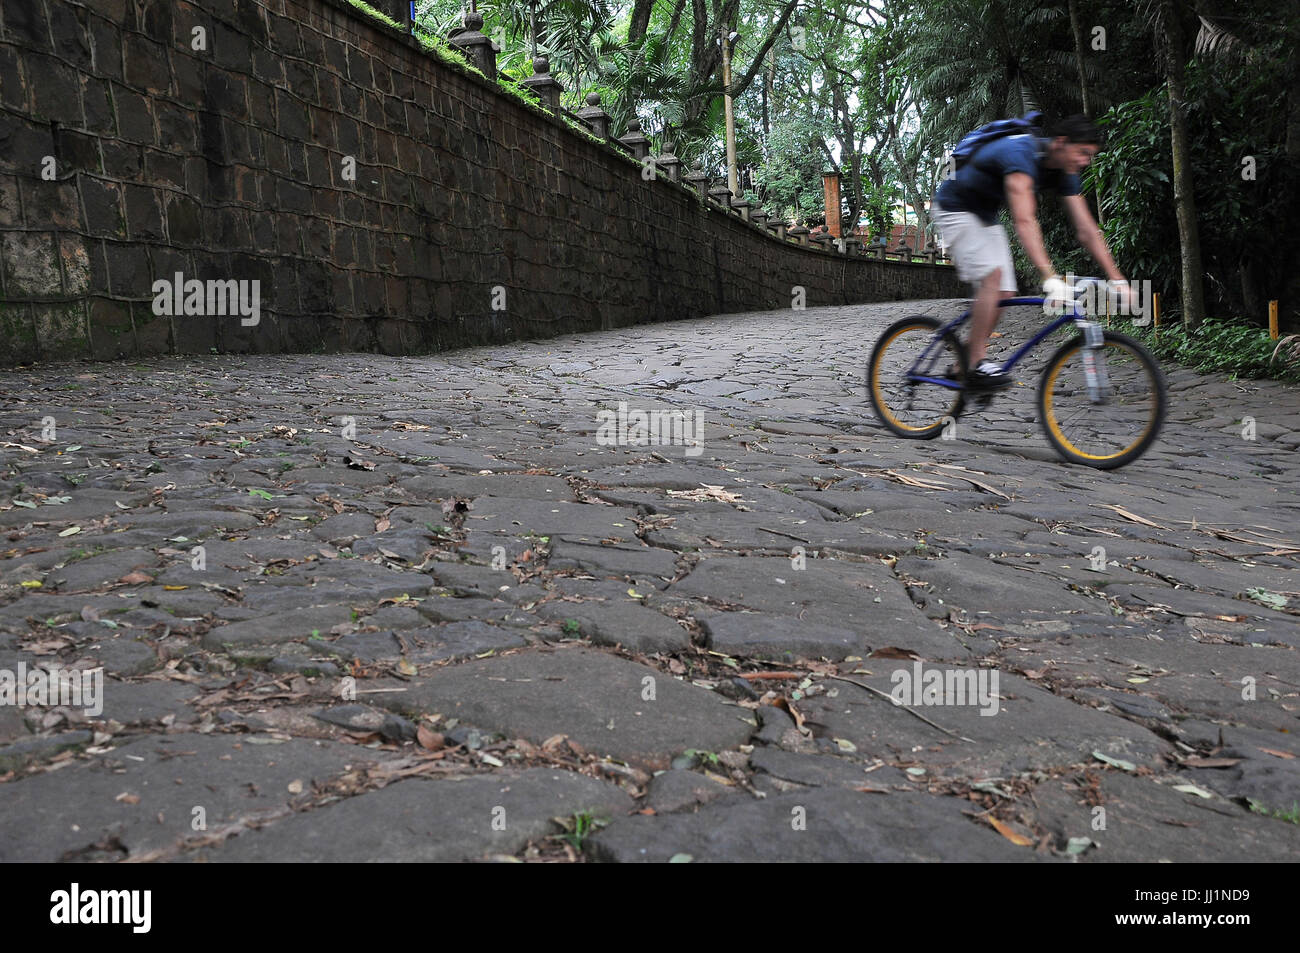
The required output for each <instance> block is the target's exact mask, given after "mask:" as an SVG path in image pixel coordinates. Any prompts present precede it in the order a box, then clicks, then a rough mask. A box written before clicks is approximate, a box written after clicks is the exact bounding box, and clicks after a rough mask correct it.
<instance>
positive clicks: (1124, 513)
mask: <svg viewBox="0 0 1300 953" xmlns="http://www.w3.org/2000/svg"><path fill="white" fill-rule="evenodd" d="M1092 505H1093V506H1100V507H1102V508H1103V509H1107V510H1114V511H1115V512H1116V513H1118V514H1119V515H1120V516H1122V517H1124V518H1125V519H1126V520H1132V521H1133V522H1134V523H1141V524H1142V525H1143V526H1150V527H1152V528H1154V529H1168V528H1169V527H1168V526H1161V525H1160V524H1159V523H1153V522H1151V521H1150V520H1149V519H1147V518H1146V517H1144V516H1138V515H1137V514H1136V513H1130V512H1129V511H1128V510H1126V509H1124V507H1122V506H1116V505H1115V504H1114V503H1094V504H1092Z"/></svg>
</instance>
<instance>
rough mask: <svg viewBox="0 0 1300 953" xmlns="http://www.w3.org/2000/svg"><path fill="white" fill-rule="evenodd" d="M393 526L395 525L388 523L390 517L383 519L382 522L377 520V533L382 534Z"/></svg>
mask: <svg viewBox="0 0 1300 953" xmlns="http://www.w3.org/2000/svg"><path fill="white" fill-rule="evenodd" d="M392 525H393V524H392V523H390V522H389V521H388V517H384V518H383V519H381V520H376V521H375V532H376V533H382V532H383V531H384V530H386V529H388V528H389V527H390V526H392Z"/></svg>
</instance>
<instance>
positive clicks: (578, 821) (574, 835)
mask: <svg viewBox="0 0 1300 953" xmlns="http://www.w3.org/2000/svg"><path fill="white" fill-rule="evenodd" d="M554 820H555V823H557V824H559V825H560V827H562V828H563V829H564V833H563V834H557V835H556V837H558V838H559V839H560V840H562V841H565V842H566V843H567V844H569V846H571V847H572V848H573V849H574V850H582V844H583V841H585V840H586V839H587V838H588V837H590V836H591V835H592V834H594V833H596V831H598V830H600V828H602V827H604V826H606V825H607V824H608V823H609V821H607V820H605V819H604V818H600V817H596V816H595V815H593V814H592V813H591V812H590V811H578V812H577V813H575V814H573V815H572V816H570V817H557V818H554Z"/></svg>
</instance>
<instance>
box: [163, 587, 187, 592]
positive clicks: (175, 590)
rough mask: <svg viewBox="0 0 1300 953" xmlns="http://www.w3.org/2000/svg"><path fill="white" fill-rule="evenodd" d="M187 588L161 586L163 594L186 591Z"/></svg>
mask: <svg viewBox="0 0 1300 953" xmlns="http://www.w3.org/2000/svg"><path fill="white" fill-rule="evenodd" d="M188 588H189V586H163V592H180V591H181V590H182V589H188Z"/></svg>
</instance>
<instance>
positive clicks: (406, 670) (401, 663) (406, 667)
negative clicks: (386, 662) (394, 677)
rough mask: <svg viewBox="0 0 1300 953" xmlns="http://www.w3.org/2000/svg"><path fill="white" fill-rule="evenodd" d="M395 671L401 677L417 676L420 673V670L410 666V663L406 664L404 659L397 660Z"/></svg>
mask: <svg viewBox="0 0 1300 953" xmlns="http://www.w3.org/2000/svg"><path fill="white" fill-rule="evenodd" d="M397 670H398V671H399V672H401V673H402V674H403V675H418V674H419V673H420V670H419V669H418V668H416V667H415V666H414V665H412V664H411V663H410V662H408V661H407V660H406V659H399V660H398V662H397Z"/></svg>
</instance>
